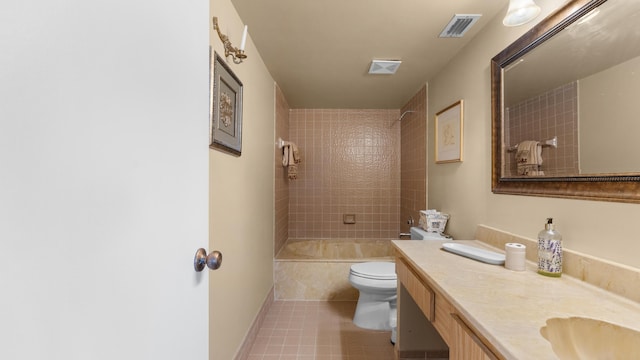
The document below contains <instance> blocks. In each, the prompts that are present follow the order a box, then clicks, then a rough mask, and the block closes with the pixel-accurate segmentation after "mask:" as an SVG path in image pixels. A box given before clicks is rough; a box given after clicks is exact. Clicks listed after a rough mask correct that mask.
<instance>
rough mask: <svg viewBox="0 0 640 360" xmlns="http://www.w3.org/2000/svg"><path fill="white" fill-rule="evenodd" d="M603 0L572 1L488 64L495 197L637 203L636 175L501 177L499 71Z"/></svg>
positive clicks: (639, 191)
mask: <svg viewBox="0 0 640 360" xmlns="http://www.w3.org/2000/svg"><path fill="white" fill-rule="evenodd" d="M606 1H607V0H573V1H570V2H569V3H567V4H566V5H565V6H563V7H562V8H560V9H559V10H557V11H556V12H554V13H553V14H551V15H549V16H548V17H547V18H546V19H544V20H543V21H541V22H540V23H539V24H537V25H536V26H535V27H533V28H532V29H531V30H529V31H528V32H527V33H525V34H524V35H523V36H522V37H520V38H519V39H518V40H516V41H515V42H514V43H513V44H511V45H509V46H508V47H507V48H506V49H504V50H503V51H502V52H500V53H499V54H498V55H496V56H495V57H494V58H493V59H492V60H491V111H492V135H491V137H492V139H491V141H492V151H491V152H492V155H491V158H492V179H491V189H492V191H493V192H494V193H496V194H512V195H528V196H546V197H558V198H573V199H584V200H599V201H616V202H628V203H640V173H625V174H603V176H600V175H595V176H594V175H578V176H570V177H534V178H522V177H517V178H514V177H503V176H502V169H503V166H504V163H503V160H504V159H503V156H504V154H505V146H506V145H505V144H504V142H503V139H504V137H503V133H504V118H503V103H504V102H503V95H504V94H503V70H504V68H505V67H507V66H508V65H509V64H511V63H512V62H514V61H516V60H517V59H519V58H521V57H522V56H523V55H525V54H526V53H527V52H529V51H531V50H532V49H534V48H535V47H537V46H538V45H540V44H542V43H543V42H545V41H546V40H548V39H550V38H551V37H553V36H554V35H555V34H557V33H558V32H560V31H561V30H562V29H564V28H566V27H567V26H569V25H570V24H572V23H573V22H575V21H577V20H578V19H580V18H581V17H582V16H583V15H585V14H587V13H589V12H590V11H591V10H593V9H595V8H597V7H598V6H600V5H601V4H603V3H605V2H606Z"/></svg>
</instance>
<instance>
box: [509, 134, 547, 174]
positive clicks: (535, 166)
mask: <svg viewBox="0 0 640 360" xmlns="http://www.w3.org/2000/svg"><path fill="white" fill-rule="evenodd" d="M516 162H517V163H518V175H523V176H541V175H544V171H542V170H540V167H541V165H542V145H540V143H539V142H537V141H533V140H525V141H523V142H521V143H519V144H518V152H517V153H516Z"/></svg>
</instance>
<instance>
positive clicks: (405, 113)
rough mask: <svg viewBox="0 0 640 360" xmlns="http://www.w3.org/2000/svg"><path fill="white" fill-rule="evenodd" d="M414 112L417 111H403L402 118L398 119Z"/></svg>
mask: <svg viewBox="0 0 640 360" xmlns="http://www.w3.org/2000/svg"><path fill="white" fill-rule="evenodd" d="M414 112H415V111H413V110H406V111H405V112H403V113H402V115H400V118H399V119H398V121H400V120H402V118H403V117H404V116H405V115H407V114H410V113H414Z"/></svg>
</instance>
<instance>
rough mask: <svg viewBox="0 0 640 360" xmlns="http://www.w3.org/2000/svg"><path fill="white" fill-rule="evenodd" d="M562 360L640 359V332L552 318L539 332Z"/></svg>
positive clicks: (589, 321) (577, 319) (582, 320)
mask: <svg viewBox="0 0 640 360" xmlns="http://www.w3.org/2000/svg"><path fill="white" fill-rule="evenodd" d="M540 334H542V336H543V337H544V338H545V339H547V340H548V341H549V342H550V343H551V347H552V348H553V351H554V352H555V353H556V355H558V357H559V358H560V359H563V360H564V359H581V360H582V359H598V360H604V359H640V332H638V331H635V330H632V329H628V328H625V327H622V326H619V325H615V324H612V323H608V322H605V321H600V320H595V319H589V318H582V317H570V318H552V319H548V320H547V325H546V326H543V327H542V328H540Z"/></svg>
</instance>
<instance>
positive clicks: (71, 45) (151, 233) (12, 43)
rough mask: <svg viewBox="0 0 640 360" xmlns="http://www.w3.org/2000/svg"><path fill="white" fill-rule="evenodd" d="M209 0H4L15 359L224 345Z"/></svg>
mask: <svg viewBox="0 0 640 360" xmlns="http://www.w3.org/2000/svg"><path fill="white" fill-rule="evenodd" d="M208 7H209V4H208V1H205V0H195V1H180V0H166V1H150V0H95V1H86V0H3V1H2V3H1V4H0V359H7V360H9V359H11V360H14V359H29V360H31V359H33V360H36V359H37V360H44V359H47V360H49V359H55V360H57V359H60V360H63V359H64V360H73V359H82V360H88V359H167V360H176V359H196V360H197V359H199V360H204V359H206V358H207V357H208V346H207V341H208V309H207V302H208V291H207V287H208V280H207V277H208V273H207V272H202V273H196V272H195V271H194V269H193V256H194V254H195V252H196V249H197V248H198V247H206V246H207V244H208V234H207V232H208V227H207V213H208V205H207V201H208V195H207V191H208V186H207V182H208V179H207V177H208V169H207V166H208V135H207V133H208V56H209V55H208V52H209V50H208V44H209V40H208V38H209V33H208V31H209V30H208V29H209V24H208V22H209V20H208V13H209V10H208Z"/></svg>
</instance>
